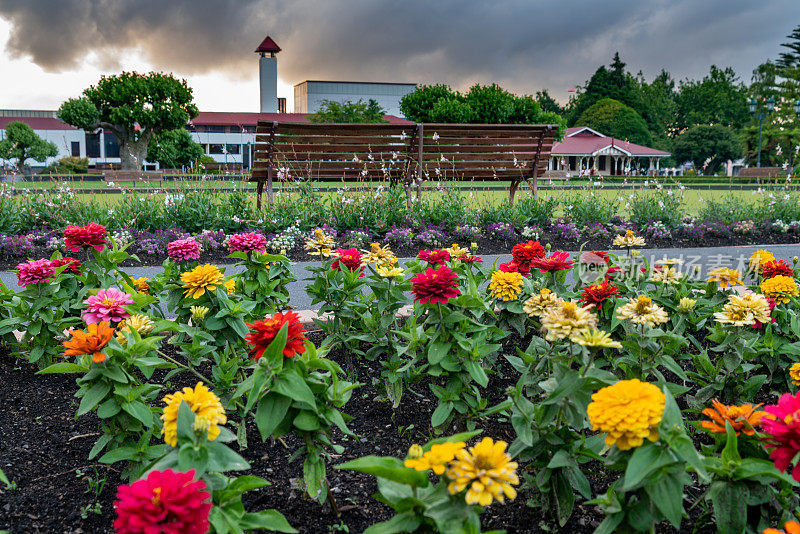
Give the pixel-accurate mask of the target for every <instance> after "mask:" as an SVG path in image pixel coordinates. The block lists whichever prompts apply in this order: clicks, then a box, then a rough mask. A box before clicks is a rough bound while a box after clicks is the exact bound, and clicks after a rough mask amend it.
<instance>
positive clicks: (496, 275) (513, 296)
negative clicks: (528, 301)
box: [489, 271, 522, 301]
mask: <svg viewBox="0 0 800 534" xmlns="http://www.w3.org/2000/svg"><path fill="white" fill-rule="evenodd" d="M521 292H522V275H521V274H520V273H517V272H511V273H507V272H505V271H495V272H493V273H492V281H491V282H489V294H491V295H492V298H495V299H502V300H503V301H507V300H517V298H518V297H519V294H520V293H521Z"/></svg>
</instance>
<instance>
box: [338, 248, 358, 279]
mask: <svg viewBox="0 0 800 534" xmlns="http://www.w3.org/2000/svg"><path fill="white" fill-rule="evenodd" d="M333 253H334V254H335V255H337V258H336V261H334V262H333V263H332V264H331V267H332V268H333V269H336V270H339V269H341V265H344V266H345V267H347V268H348V269H350V270H351V271H361V274H360V275H359V276H364V266H363V265H361V253H360V252H359V251H358V249H355V248H347V249H345V248H337V249H336V250H334V251H333ZM340 263H341V265H340Z"/></svg>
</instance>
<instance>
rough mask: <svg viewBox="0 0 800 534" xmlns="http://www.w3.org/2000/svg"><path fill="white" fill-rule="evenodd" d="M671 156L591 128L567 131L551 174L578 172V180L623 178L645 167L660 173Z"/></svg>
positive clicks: (555, 149) (552, 159) (557, 145)
mask: <svg viewBox="0 0 800 534" xmlns="http://www.w3.org/2000/svg"><path fill="white" fill-rule="evenodd" d="M668 156H670V153H669V152H664V151H663V150H657V149H655V148H650V147H646V146H642V145H637V144H635V143H630V142H628V141H622V140H620V139H616V138H614V137H610V136H608V135H604V134H602V133H600V132H598V131H597V130H593V129H592V128H589V127H588V126H578V127H573V128H567V133H566V134H565V135H564V139H562V140H561V141H559V142H557V143H555V144H554V145H553V149H552V150H551V151H550V164H549V166H548V170H553V171H566V172H567V173H568V174H569V173H570V172H574V173H575V176H583V175H587V174H593V175H621V174H630V172H631V171H632V170H635V169H640V168H641V167H642V165H641V163H642V160H647V162H648V167H647V168H648V170H649V171H656V172H657V171H658V168H659V165H660V160H661V158H666V157H668Z"/></svg>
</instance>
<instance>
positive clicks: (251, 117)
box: [192, 111, 412, 126]
mask: <svg viewBox="0 0 800 534" xmlns="http://www.w3.org/2000/svg"><path fill="white" fill-rule="evenodd" d="M309 115H310V113H247V112H227V111H201V112H200V113H199V114H198V115H197V118H194V119H192V124H194V125H198V124H216V125H237V126H256V125H257V124H258V121H259V120H265V121H276V122H309V121H308V116H309ZM383 118H384V119H386V120H388V121H389V122H391V123H393V124H405V123H408V124H412V123H411V122H410V121H407V120H405V119H401V118H400V117H395V116H394V115H384V116H383Z"/></svg>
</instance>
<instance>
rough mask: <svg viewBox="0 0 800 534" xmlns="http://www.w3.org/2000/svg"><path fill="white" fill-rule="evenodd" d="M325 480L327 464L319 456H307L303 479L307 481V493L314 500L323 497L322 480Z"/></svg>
mask: <svg viewBox="0 0 800 534" xmlns="http://www.w3.org/2000/svg"><path fill="white" fill-rule="evenodd" d="M323 478H325V462H324V461H323V460H322V458H320V457H319V456H312V455H310V454H309V455H308V456H306V459H305V460H304V461H303V479H304V480H305V481H306V493H308V496H309V497H311V498H312V499H319V498H320V497H321V496H322V485H323V482H322V479H323Z"/></svg>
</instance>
